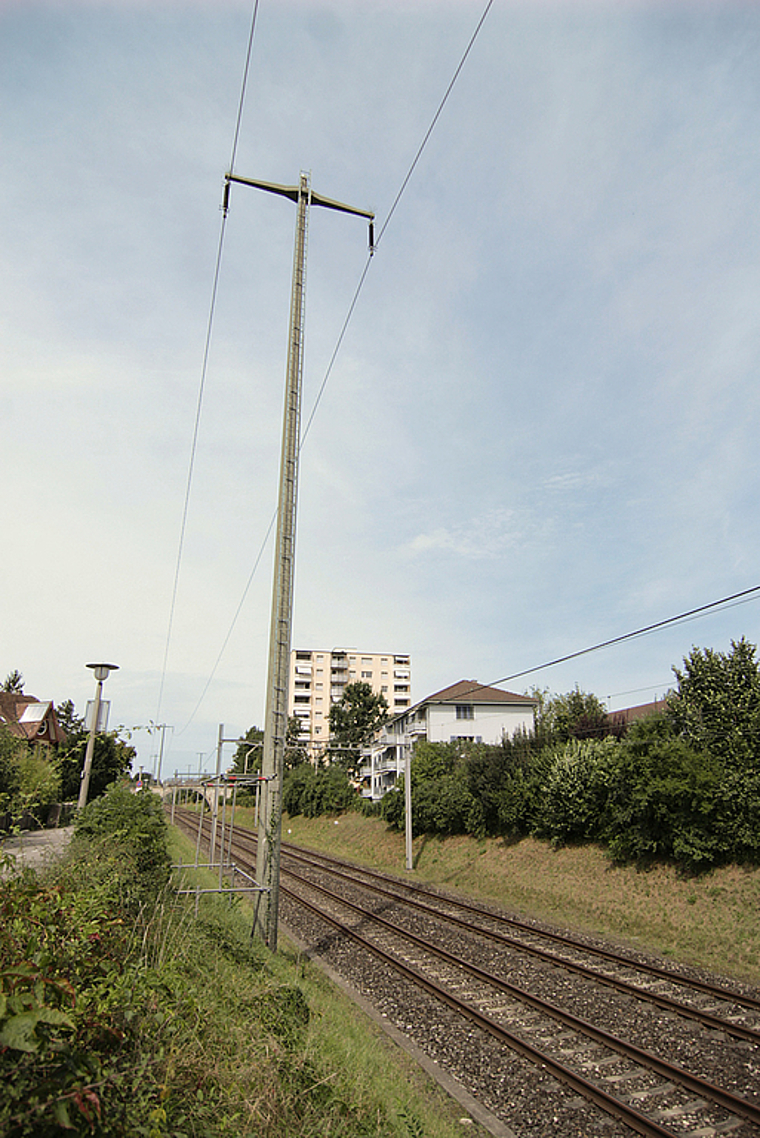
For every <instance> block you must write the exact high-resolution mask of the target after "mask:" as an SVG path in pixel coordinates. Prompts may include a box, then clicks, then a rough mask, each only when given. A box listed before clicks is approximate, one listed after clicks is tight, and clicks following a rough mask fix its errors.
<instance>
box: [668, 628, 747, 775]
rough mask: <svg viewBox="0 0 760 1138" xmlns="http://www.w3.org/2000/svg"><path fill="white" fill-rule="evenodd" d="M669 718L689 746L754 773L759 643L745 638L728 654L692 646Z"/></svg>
mask: <svg viewBox="0 0 760 1138" xmlns="http://www.w3.org/2000/svg"><path fill="white" fill-rule="evenodd" d="M673 672H674V674H675V677H676V680H677V681H678V688H677V690H676V691H675V692H673V693H671V694H670V695H669V696H668V699H667V708H666V715H667V717H668V718H669V720H670V722H671V723H672V725H673V726H674V727H675V729H676V731H677V733H678V734H679V735H680V736H681V738H682V739H684V740H685V741H686V742H687V743H688V744H689V746H690V747H693V748H695V749H697V750H701V751H706V752H708V753H709V754H712V755H716V756H718V757H720V758H721V759H723V760H724V761H725V762H727V763H729V764H730V765H731V766H734V767H738V768H741V769H753V768H754V766H755V761H756V756H757V754H758V751H759V750H760V669H759V668H758V663H757V661H756V660H755V645H754V644H750V643H749V642H748V641H747V640H745V639H744V637H742V639H741V640H739V641H738V642H737V641H734V640H732V641H731V651H730V652H715V651H713V650H712V649H711V648H704V649H703V648H692V650H691V652H690V653H689V655H688V656H686V657H685V658H684V667H683V671H681V670H680V669H678V668H673Z"/></svg>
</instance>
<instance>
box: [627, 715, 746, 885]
mask: <svg viewBox="0 0 760 1138" xmlns="http://www.w3.org/2000/svg"><path fill="white" fill-rule="evenodd" d="M620 748H621V750H620V762H619V764H618V767H617V770H616V772H615V775H614V777H613V779H612V781H611V785H610V794H609V800H608V818H607V826H606V833H607V838H608V842H609V847H610V852H611V853H612V855H613V856H614V857H615V858H617V859H618V860H637V861H641V860H649V859H652V858H673V859H675V860H676V861H678V862H679V863H680V864H681V865H683V866H684V867H685V868H688V869H690V870H699V869H705V868H707V867H709V866H711V865H714V864H715V863H716V862H718V861H720V860H724V859H725V858H726V857H728V856H730V850H729V845H730V839H729V834H728V831H727V829H726V826H725V822H726V814H725V806H726V801H725V792H724V789H723V786H724V778H725V771H724V768H723V764H722V763H721V762H720V760H718V759H716V758H714V757H713V756H711V755H708V754H706V753H705V752H702V751H696V750H694V749H692V748H691V747H690V746H689V745H688V744H687V743H686V742H685V741H684V740H683V739H681V738H678V737H677V736H676V735H675V734H674V733H673V728H672V726H671V724H670V723H669V721H668V720H667V719H666V718H665V717H663V716H653V717H651V718H649V719H647V720H642V721H641V722H640V723H637V724H634V725H633V726H632V727H631V729H630V730H629V732H628V735H627V737H626V739H625V740H624V741H623V742H622V743H621V744H620Z"/></svg>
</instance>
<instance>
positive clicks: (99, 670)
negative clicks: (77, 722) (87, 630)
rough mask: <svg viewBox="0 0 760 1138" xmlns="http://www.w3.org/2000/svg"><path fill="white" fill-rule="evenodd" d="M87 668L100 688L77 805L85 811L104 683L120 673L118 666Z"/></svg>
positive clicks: (100, 665) (94, 708)
mask: <svg viewBox="0 0 760 1138" xmlns="http://www.w3.org/2000/svg"><path fill="white" fill-rule="evenodd" d="M87 667H88V668H92V670H93V672H94V673H95V679H96V680H97V681H98V686H97V688H96V689H95V705H94V707H93V709H92V723H91V724H90V735H89V738H88V739H87V750H86V751H85V755H84V769H83V770H82V781H81V783H80V784H79V802H78V803H77V807H78V809H79V810H82V809H84V807H85V806H86V805H87V791H88V790H89V789H90V771H91V770H92V752H93V750H94V748H95V732H96V731H97V729H98V720H99V719H100V697H101V695H102V694H103V682H104V680H107V679H108V676H109V673H110V672H118V670H119V665H118V664H88V665H87Z"/></svg>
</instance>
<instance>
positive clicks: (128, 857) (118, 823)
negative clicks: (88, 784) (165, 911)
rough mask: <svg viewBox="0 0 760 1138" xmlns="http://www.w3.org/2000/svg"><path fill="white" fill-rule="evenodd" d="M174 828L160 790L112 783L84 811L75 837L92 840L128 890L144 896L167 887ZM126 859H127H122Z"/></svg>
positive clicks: (77, 822)
mask: <svg viewBox="0 0 760 1138" xmlns="http://www.w3.org/2000/svg"><path fill="white" fill-rule="evenodd" d="M167 835H168V827H167V822H166V816H165V814H164V811H163V807H162V805H161V800H160V798H159V797H158V795H156V794H153V793H152V791H149V790H143V791H140V792H139V793H137V794H135V793H133V792H132V791H131V790H130V789H129V786H128V785H122V786H117V785H114V786H111V787H110V788H109V790H108V791H107V792H106V794H104V795H103V796H102V797H100V798H96V799H94V800H93V801H92V802H89V803H88V804H87V806H85V808H84V810H82V812H81V813H80V814H79V815H78V817H77V820H76V824H75V829H74V837H75V840H76V839H81V840H83V841H87V842H88V843H89V844H90V845H92V846H94V848H95V850H96V851H97V852H98V853H100V854H101V855H103V856H104V857H105V859H106V861H107V862H108V863H110V864H112V865H113V866H114V869H115V870H117V872H118V877H119V879H120V882H121V884H122V885H123V886H124V887H126V891H127V892H130V887H131V890H132V891H134V892H135V893H136V894H137V895H138V896H139V894H140V893H142V892H144V891H145V890H149V891H150V890H154V891H155V890H159V889H162V888H163V887H164V886H165V885H166V883H167V881H168V880H169V873H170V870H171V859H170V858H169V854H168V850H167ZM120 859H121V864H120Z"/></svg>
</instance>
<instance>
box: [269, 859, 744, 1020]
mask: <svg viewBox="0 0 760 1138" xmlns="http://www.w3.org/2000/svg"><path fill="white" fill-rule="evenodd" d="M283 848H284V849H287V851H288V855H289V856H290V857H297V858H300V859H301V860H304V861H307V862H308V860H309V858H310V857H317V858H319V859H321V860H322V861H323V862H325V863H327V864H329V865H334V866H339V867H345V866H348V867H349V868H350V869H355V870H356V871H357V872H358V873H361V874H362V875H364V876H367V877H372V878H375V879H376V880H378V881H382V882H384V883H386V884H387V883H388V882H390V883H392V884H393V885H398V887H399V888H401V889H404V890H407V891H408V892H410V893H418V894H421V895H422V896H423V897H430V898H434V899H435V900H444V901H446V902H447V903H448V904H450V905H455V906H457V907H458V908H460V909H462V911H463V912H466V913H474V914H476V915H478V916H481V917H487V918H488V919H489V920H493V921H497V922H500V923H502V924H505V925H509V926H510V927H511V928H516V929H519V930H520V931H522V932H525V933H526V934H529V935H531V936H535V937H541V938H543V939H544V940H551V941H554V942H555V943H556V944H561V945H566V946H568V947H571V948H577V949H579V950H580V951H581V952H585V953H588V954H589V955H593V956H598V957H600V958H601V959H603V960H609V961H610V962H611V963H613V964H617V965H623V966H625V967H627V968H633V969H635V970H636V971H639V972H646V973H648V974H649V975H651V976H654V977H656V978H657V979H658V980H667V981H668V982H669V983H671V984H681V985H683V986H684V987H688V988H692V989H694V990H696V991H700V992H703V993H704V994H705V995H708V996H712V997H715V998H716V999H722V1000H727V1001H729V1002H732V1003H738V1004H742V1005H743V1006H744V1007H746V1008H751V1009H753V1010H755V1011H760V997H756V996H752V995H750V994H744V993H739V992H734V991H732V990H731V989H730V988H726V987H724V986H722V985H719V984H712V983H710V981H708V980H700V979H699V978H698V977H684V976H681V975H680V974H679V973H678V972H674V971H672V970H670V969H668V968H663V967H661V966H659V965H657V964H652V963H639V962H638V961H636V960H631V959H630V957H627V956H624V955H623V954H621V953H617V952H614V951H613V950H612V949H607V948H602V947H601V946H597V945H588V944H586V943H585V941H582V940H580V939H579V938H578V937H574V936H572V935H567V934H564V933H558V932H552V931H551V930H545V929H536V928H534V927H533V926H532V925H530V924H528V923H527V922H526V921H521V920H519V919H518V918H516V917H509V916H506V915H505V914H503V913H493V912H491V911H490V910H488V909H485V908H483V907H482V906H479V905H473V904H472V903H471V902H468V901H464V900H460V899H459V898H454V897H448V896H442V895H441V894H440V893H436V892H435V890H433V889H429V888H427V887H426V886H424V885H419V884H417V883H416V882H409V881H405V880H404V879H403V878H400V877H394V876H393V875H392V874H389V873H381V872H380V871H378V870H375V869H369V868H367V867H366V866H363V865H358V864H355V863H352V862H348V861H345V860H342V859H339V858H333V857H331V856H330V855H329V854H324V853H321V852H319V851H318V850H307V849H306V848H305V847H304V846H295V845H293V844H292V843H289V842H286V843H283ZM294 851H295V852H294ZM306 854H308V855H309V857H306V856H305V855H306ZM335 872H339V870H336V871H335ZM442 915H443V914H442ZM518 943H519V942H518ZM521 947H522V946H521ZM553 959H556V960H559V961H561V960H562V958H561V957H556V958H553Z"/></svg>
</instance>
